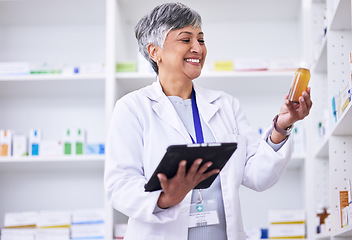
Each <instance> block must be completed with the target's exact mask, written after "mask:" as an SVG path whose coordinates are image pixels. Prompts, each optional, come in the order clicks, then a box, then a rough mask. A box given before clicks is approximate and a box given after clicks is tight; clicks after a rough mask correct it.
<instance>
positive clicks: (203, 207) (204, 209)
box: [188, 200, 220, 228]
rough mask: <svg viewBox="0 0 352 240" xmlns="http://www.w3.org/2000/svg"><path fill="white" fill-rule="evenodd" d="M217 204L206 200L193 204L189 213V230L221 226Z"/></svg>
mask: <svg viewBox="0 0 352 240" xmlns="http://www.w3.org/2000/svg"><path fill="white" fill-rule="evenodd" d="M219 223H220V222H219V216H218V211H217V204H216V202H215V200H204V201H202V202H200V203H192V204H191V210H190V213H189V226H188V227H189V228H193V227H202V226H208V225H215V224H219Z"/></svg>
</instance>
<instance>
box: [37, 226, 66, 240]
mask: <svg viewBox="0 0 352 240" xmlns="http://www.w3.org/2000/svg"><path fill="white" fill-rule="evenodd" d="M49 239H50V240H70V228H38V229H36V232H35V240H49Z"/></svg>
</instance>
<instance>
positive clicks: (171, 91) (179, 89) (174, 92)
mask: <svg viewBox="0 0 352 240" xmlns="http://www.w3.org/2000/svg"><path fill="white" fill-rule="evenodd" d="M159 81H160V84H161V87H162V89H163V91H164V93H165V95H166V96H179V97H181V98H182V99H184V100H185V99H189V98H191V94H192V80H181V79H179V80H175V79H170V78H169V79H168V78H164V77H160V76H159Z"/></svg>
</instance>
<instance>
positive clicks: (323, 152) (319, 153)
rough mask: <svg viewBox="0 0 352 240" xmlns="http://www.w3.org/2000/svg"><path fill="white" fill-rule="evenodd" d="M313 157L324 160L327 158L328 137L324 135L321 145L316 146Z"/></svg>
mask: <svg viewBox="0 0 352 240" xmlns="http://www.w3.org/2000/svg"><path fill="white" fill-rule="evenodd" d="M314 156H315V157H316V158H320V159H326V158H328V157H329V135H328V134H327V135H325V136H324V138H323V139H322V141H321V143H320V144H318V148H317V150H316V151H315V154H314Z"/></svg>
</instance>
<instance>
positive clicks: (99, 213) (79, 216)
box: [72, 209, 105, 224]
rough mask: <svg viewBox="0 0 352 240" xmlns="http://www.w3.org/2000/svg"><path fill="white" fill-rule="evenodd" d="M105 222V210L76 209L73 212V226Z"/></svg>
mask: <svg viewBox="0 0 352 240" xmlns="http://www.w3.org/2000/svg"><path fill="white" fill-rule="evenodd" d="M103 222H105V210H104V209H76V210H74V211H73V212H72V224H89V223H103Z"/></svg>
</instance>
